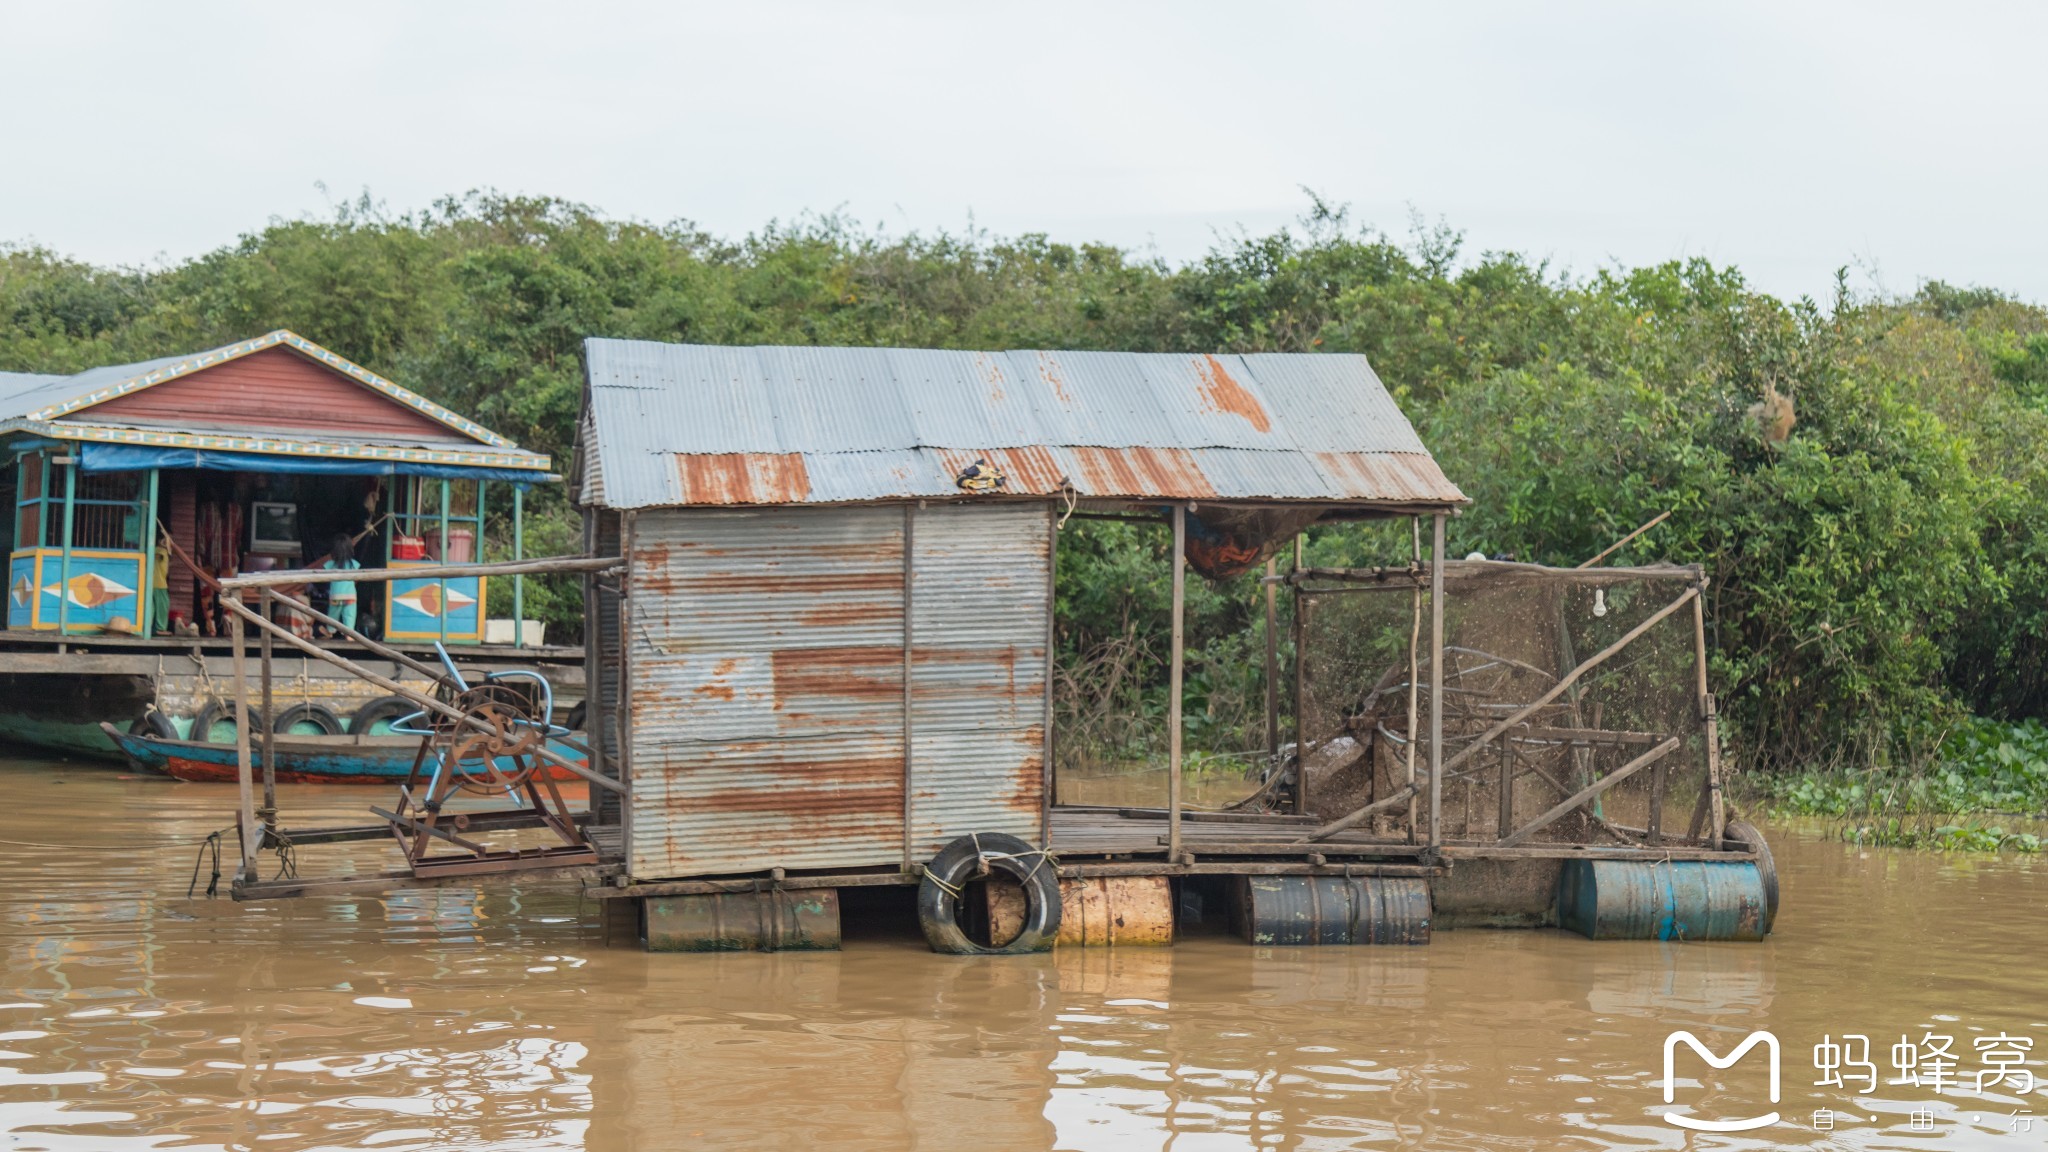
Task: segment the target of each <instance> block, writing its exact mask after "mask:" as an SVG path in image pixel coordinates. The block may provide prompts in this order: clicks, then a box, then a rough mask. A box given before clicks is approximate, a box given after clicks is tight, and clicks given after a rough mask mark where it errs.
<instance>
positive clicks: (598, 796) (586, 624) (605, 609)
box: [583, 509, 625, 824]
mask: <svg viewBox="0 0 2048 1152" xmlns="http://www.w3.org/2000/svg"><path fill="white" fill-rule="evenodd" d="M583 515H584V533H585V535H586V543H585V547H586V548H587V549H588V550H589V551H590V554H591V555H593V556H617V555H620V554H621V552H623V551H624V546H625V544H624V532H623V530H622V525H621V523H620V521H621V517H620V514H619V513H617V512H613V511H610V510H609V509H593V510H589V511H586V512H584V514H583ZM618 579H619V577H616V576H610V577H605V578H603V579H600V578H598V577H595V576H586V577H584V585H583V587H584V618H583V635H584V641H585V642H584V646H583V660H584V675H583V682H584V684H585V685H586V688H585V692H586V694H587V698H588V700H589V705H588V707H587V708H585V709H584V716H585V719H584V725H585V727H586V729H587V731H586V732H585V735H587V736H589V737H590V738H591V739H592V740H595V741H596V742H597V752H598V760H599V762H600V769H599V770H600V771H602V772H603V773H604V774H605V775H607V776H611V777H613V778H614V779H618V778H621V777H623V776H624V775H625V770H624V766H623V765H622V764H621V763H620V754H621V752H620V750H621V747H622V744H621V732H620V723H619V719H620V716H621V715H622V713H621V709H620V699H621V690H620V676H621V673H622V671H623V668H624V666H623V664H622V663H621V662H620V660H619V645H620V637H621V636H622V635H623V631H622V630H621V628H620V619H621V615H620V614H621V613H622V612H623V610H624V607H623V603H622V601H621V599H620V596H619V594H618V593H617V592H616V591H612V590H611V589H612V588H616V587H617V586H618V585H617V583H616V581H617V580H618ZM591 791H592V797H591V799H592V802H593V804H594V806H595V807H596V810H597V815H598V819H599V821H600V822H601V823H605V824H614V823H618V822H620V821H621V820H622V819H623V816H622V811H621V810H622V808H623V805H622V804H621V803H620V800H619V796H618V794H617V793H615V792H613V791H611V790H610V789H608V788H593V789H592V790H591Z"/></svg>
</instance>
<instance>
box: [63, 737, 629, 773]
mask: <svg viewBox="0 0 2048 1152" xmlns="http://www.w3.org/2000/svg"><path fill="white" fill-rule="evenodd" d="M100 728H101V730H102V731H104V732H105V733H106V735H107V738H108V739H110V740H112V741H113V742H114V744H115V746H116V747H118V748H120V750H121V752H122V753H123V754H124V755H126V756H127V757H128V759H129V760H130V761H132V762H133V763H134V764H135V765H136V766H138V767H140V768H144V769H148V770H152V771H157V772H162V773H164V774H166V775H169V776H175V777H177V778H178V779H180V780H205V781H212V782H215V783H225V784H232V783H234V782H235V780H236V779H237V777H238V774H239V773H238V765H237V761H236V751H235V746H234V745H233V744H211V743H205V742H201V741H196V740H167V739H164V738H162V737H157V736H141V735H130V734H129V733H126V732H123V731H121V730H120V729H118V728H116V727H114V726H113V725H112V724H104V723H103V724H101V725H100ZM549 746H550V747H551V748H553V749H554V750H555V751H556V752H559V753H561V754H562V755H563V756H565V757H567V758H568V759H570V760H573V761H575V762H576V763H578V764H583V765H586V766H587V765H588V763H589V759H588V757H586V756H585V755H584V754H583V753H582V752H581V751H580V750H578V749H576V748H573V747H571V746H569V745H568V744H567V743H565V742H564V741H561V740H551V741H549ZM419 748H420V741H419V737H417V736H363V737H356V736H293V737H290V738H288V739H286V738H280V739H279V740H278V741H277V779H278V782H279V783H284V784H389V783H394V782H396V781H401V780H404V779H405V777H406V774H407V773H409V772H411V771H412V763H413V757H414V756H416V755H417V754H418V753H419ZM252 751H253V750H252ZM256 754H257V755H258V756H259V757H260V755H261V754H260V752H259V753H256ZM259 762H260V760H259ZM505 767H509V765H506V766H505ZM544 771H546V772H547V773H548V774H549V776H550V777H551V778H552V779H555V780H567V781H575V780H576V779H577V777H576V776H575V774H573V773H571V772H569V771H568V770H567V769H564V768H561V767H557V766H545V767H544Z"/></svg>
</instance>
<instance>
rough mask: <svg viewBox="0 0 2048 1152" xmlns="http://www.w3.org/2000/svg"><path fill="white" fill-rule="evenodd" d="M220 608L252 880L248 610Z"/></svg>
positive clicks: (254, 842)
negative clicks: (230, 653) (224, 614)
mask: <svg viewBox="0 0 2048 1152" xmlns="http://www.w3.org/2000/svg"><path fill="white" fill-rule="evenodd" d="M221 605H222V606H223V607H225V608H227V609H228V642H229V643H230V644H233V645H234V649H235V774H236V779H237V780H238V781H239V782H240V784H241V789H242V811H241V825H242V874H243V878H244V879H248V880H254V879H255V878H256V868H255V863H256V853H257V852H259V851H261V850H262V846H263V841H262V838H261V837H259V836H257V835H256V783H255V769H254V767H253V766H252V765H251V764H250V761H249V658H248V654H247V652H245V651H244V649H245V648H247V647H248V645H247V644H245V643H244V642H243V636H242V616H243V614H244V613H246V612H247V611H248V609H246V608H243V607H242V606H241V605H240V604H236V603H234V602H233V601H232V599H230V598H227V597H223V598H222V599H221ZM201 735H204V733H201Z"/></svg>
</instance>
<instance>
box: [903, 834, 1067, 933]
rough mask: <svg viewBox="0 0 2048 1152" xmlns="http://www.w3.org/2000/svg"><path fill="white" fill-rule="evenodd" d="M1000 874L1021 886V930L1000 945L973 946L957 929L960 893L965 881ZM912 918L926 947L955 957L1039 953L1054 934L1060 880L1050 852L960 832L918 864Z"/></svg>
mask: <svg viewBox="0 0 2048 1152" xmlns="http://www.w3.org/2000/svg"><path fill="white" fill-rule="evenodd" d="M991 872H1003V873H1006V874H1008V875H1010V876H1012V877H1014V878H1016V880H1017V882H1018V883H1019V884H1021V885H1023V888H1024V904H1025V909H1024V929H1023V931H1021V932H1019V933H1017V936H1016V938H1015V939H1013V940H1010V941H1009V942H1007V943H1004V944H1001V945H994V946H991V945H987V944H977V943H975V942H974V941H973V940H971V939H969V938H968V936H967V933H966V932H964V931H962V930H961V928H960V896H961V894H962V893H963V892H965V891H966V888H967V884H968V883H969V882H970V881H972V880H976V879H979V878H980V877H982V876H985V875H987V874H989V873H991ZM917 922H918V926H919V927H921V928H923V929H924V938H925V939H926V940H927V941H929V942H930V943H931V946H932V951H934V952H943V953H948V954H951V955H956V956H1015V955H1022V954H1024V953H1029V952H1044V951H1046V950H1048V949H1050V948H1051V947H1052V946H1053V941H1054V940H1056V939H1058V937H1059V934H1060V880H1059V870H1058V867H1057V866H1056V865H1055V864H1054V862H1053V859H1052V853H1051V852H1049V851H1047V850H1045V849H1040V848H1034V847H1032V846H1031V845H1030V844H1027V843H1025V842H1024V841H1022V840H1020V839H1018V838H1017V837H1015V836H1010V835H1006V834H1004V833H1001V832H977V833H974V834H972V835H968V836H962V837H960V838H959V839H958V840H955V841H953V842H952V843H951V844H948V845H946V846H945V847H944V848H942V849H940V850H939V854H938V855H937V856H934V857H932V858H931V862H930V863H928V864H926V865H925V866H924V879H923V880H922V881H920V882H919V883H918V886H917Z"/></svg>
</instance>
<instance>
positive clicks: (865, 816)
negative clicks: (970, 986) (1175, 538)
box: [575, 340, 1464, 879]
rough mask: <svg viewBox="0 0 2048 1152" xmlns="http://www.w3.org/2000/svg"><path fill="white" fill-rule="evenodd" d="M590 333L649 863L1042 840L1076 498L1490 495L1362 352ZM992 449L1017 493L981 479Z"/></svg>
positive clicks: (703, 871) (918, 853)
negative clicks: (738, 340) (1065, 548)
mask: <svg viewBox="0 0 2048 1152" xmlns="http://www.w3.org/2000/svg"><path fill="white" fill-rule="evenodd" d="M586 347H587V353H588V370H589V387H588V391H587V393H586V402H585V411H584V416H583V426H582V429H581V435H580V443H581V445H582V446H583V451H582V455H581V459H580V461H579V462H578V465H577V468H576V469H575V481H576V485H577V488H576V494H577V498H578V500H579V502H580V503H581V505H582V506H583V507H584V509H585V510H586V515H587V518H588V519H587V523H588V531H589V534H590V537H591V540H590V543H591V545H592V546H593V547H594V548H595V550H597V551H598V552H600V553H604V552H609V551H610V548H611V547H612V546H613V544H614V542H615V541H616V542H618V546H619V547H621V548H623V554H624V555H626V556H627V557H628V558H629V560H630V567H629V570H628V572H627V574H626V575H625V577H624V579H623V581H622V588H621V591H623V593H624V601H623V609H621V603H620V600H619V599H618V597H617V595H616V594H615V593H614V592H612V591H610V590H607V589H605V588H603V587H597V588H594V589H593V592H592V596H591V604H592V610H593V614H594V616H595V617H596V619H595V620H594V621H593V623H594V624H596V625H597V627H595V628H593V629H592V631H591V635H593V636H596V637H598V638H599V643H598V644H596V645H593V647H592V656H591V659H592V661H593V669H592V673H591V674H592V675H593V676H594V677H597V678H599V679H601V680H603V682H604V685H605V688H606V690H607V692H608V693H610V695H609V697H608V698H607V699H604V700H603V701H602V702H601V705H600V709H601V711H602V712H603V714H604V716H605V718H606V728H605V736H604V740H605V748H604V751H605V754H606V756H607V758H608V760H610V761H611V763H612V764H613V765H614V766H615V769H614V770H616V771H621V772H623V774H624V775H625V776H626V778H627V779H628V781H629V782H630V785H631V798H630V805H629V811H628V812H627V814H626V822H627V826H628V827H627V837H626V842H627V846H628V847H627V861H626V863H627V868H628V870H629V872H630V874H631V875H632V876H633V877H634V878H636V879H665V878H676V877H696V876H715V875H732V874H740V873H747V872H753V871H759V870H763V869H769V868H783V869H789V870H796V869H819V868H858V867H869V866H882V865H898V866H902V867H904V868H906V869H907V868H909V867H911V866H913V865H915V864H916V863H917V862H919V861H922V860H925V859H928V858H929V857H930V856H931V855H932V854H933V853H935V852H937V851H938V850H939V849H940V848H941V847H942V846H944V845H945V844H946V843H947V842H949V841H951V840H953V839H954V838H956V837H959V836H962V835H966V834H968V833H975V832H981V833H986V832H1006V833H1011V834H1014V835H1017V836H1020V837H1023V838H1025V839H1027V840H1031V841H1033V842H1035V843H1039V844H1043V843H1044V842H1045V841H1046V839H1047V837H1048V834H1049V829H1048V819H1049V805H1048V796H1049V794H1050V792H1049V788H1048V781H1047V764H1048V763H1049V757H1048V755H1047V746H1046V745H1047V726H1048V706H1049V694H1048V691H1047V650H1048V643H1049V636H1050V629H1051V626H1052V619H1051V612H1052V567H1053V537H1054V522H1055V518H1056V516H1057V515H1058V513H1059V511H1060V509H1061V507H1062V503H1063V502H1069V503H1071V502H1080V501H1087V502H1090V503H1091V504H1093V503H1097V502H1113V503H1115V504H1119V505H1120V504H1124V503H1130V502H1136V503H1146V504H1151V505H1157V504H1158V503H1160V502H1165V501H1171V502H1175V505H1176V507H1180V506H1183V505H1184V504H1185V502H1188V501H1194V502H1197V504H1198V506H1199V507H1202V508H1213V507H1216V506H1220V505H1246V506H1259V507H1270V506H1273V505H1276V504H1284V505H1293V506H1297V507H1312V508H1328V509H1332V510H1336V509H1342V510H1347V511H1350V512H1354V513H1355V512H1357V511H1359V510H1379V511H1383V512H1385V513H1387V514H1395V513H1417V512H1425V513H1427V512H1439V511H1444V510H1447V509H1449V508H1451V507H1453V506H1455V505H1457V504H1459V503H1461V502H1462V501H1463V499H1464V498H1463V496H1462V494H1461V493H1460V492H1459V491H1458V489H1457V488H1456V487H1455V486H1454V485H1452V484H1451V483H1450V481H1448V480H1447V479H1446V478H1445V477H1444V475H1443V473H1442V471H1441V470H1439V469H1438V467H1437V465H1436V462H1435V461H1434V460H1433V459H1432V458H1431V457H1430V454H1429V453H1428V451H1427V450H1426V449H1424V447H1423V446H1422V443H1421V441H1420V439H1418V438H1417V436H1416V434H1415V431H1414V429H1413V428H1411V427H1410V426H1409V424H1408V421H1407V420H1406V418H1405V417H1403V416H1402V414H1401V412H1400V410H1399V408H1398V407H1397V406H1396V405H1395V404H1394V401H1393V399H1392V398H1391V397H1390V396H1389V395H1388V394H1387V391H1386V389H1385V388H1384V386H1382V385H1381V383H1380V381H1379V379H1378V378H1377V377H1376V376H1375V375H1374V374H1373V371H1372V368H1371V367H1370V366H1369V365H1368V364H1367V363H1366V361H1365V358H1364V357H1362V356H1346V355H1286V354H1268V355H1248V356H1209V355H1164V354H1136V353H1114V352H1007V353H984V352H947V351H916V350H903V349H853V348H779V347H764V348H728V347H705V346H694V345H671V344H659V343H648V342H637V341H622V340H591V341H589V342H588V343H587V346H586ZM976 461H985V462H987V463H988V464H991V465H993V466H994V467H995V468H996V469H997V470H999V471H1000V472H1001V473H1002V474H1003V475H1004V477H1005V482H1004V484H1003V486H1002V487H1001V488H999V489H996V490H992V491H987V492H968V491H963V490H962V487H961V483H960V476H961V474H962V472H963V470H965V469H967V468H969V467H970V466H971V465H973V464H974V463H975V462H976ZM620 671H622V672H623V678H624V683H623V685H622V686H621V685H620V684H618V682H617V676H616V673H617V672H620ZM621 702H624V704H625V706H624V707H621V706H620V704H621Z"/></svg>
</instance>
